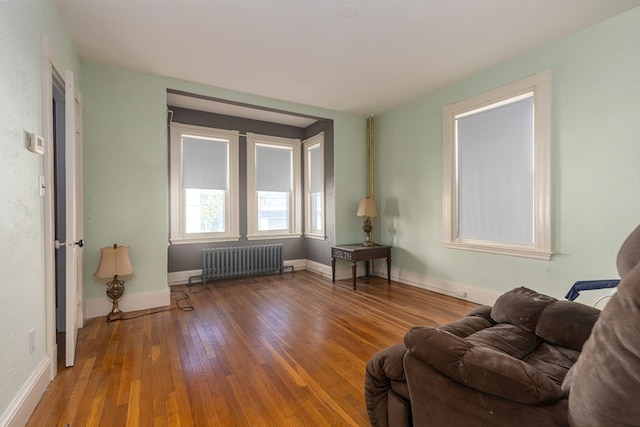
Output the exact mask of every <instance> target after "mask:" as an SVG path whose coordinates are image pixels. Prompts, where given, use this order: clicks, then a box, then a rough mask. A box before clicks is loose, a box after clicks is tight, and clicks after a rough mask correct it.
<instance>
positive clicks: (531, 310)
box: [491, 287, 557, 332]
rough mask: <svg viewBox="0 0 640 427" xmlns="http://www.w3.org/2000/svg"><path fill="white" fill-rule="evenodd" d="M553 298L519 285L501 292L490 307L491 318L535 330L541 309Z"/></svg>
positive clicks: (497, 321) (531, 330)
mask: <svg viewBox="0 0 640 427" xmlns="http://www.w3.org/2000/svg"><path fill="white" fill-rule="evenodd" d="M555 301H557V300H556V299H555V298H553V297H550V296H547V295H543V294H539V293H538V292H536V291H533V290H531V289H528V288H525V287H520V288H515V289H513V290H511V291H509V292H506V293H504V294H502V295H501V296H500V297H499V298H498V299H497V301H496V303H495V304H494V305H493V308H492V309H491V319H493V321H494V322H496V323H510V324H512V325H516V326H519V327H521V328H523V329H525V330H527V331H529V332H534V331H535V330H536V325H537V324H538V318H539V317H540V315H541V314H542V311H543V310H544V309H545V308H546V307H547V306H548V305H549V304H551V303H552V302H555Z"/></svg>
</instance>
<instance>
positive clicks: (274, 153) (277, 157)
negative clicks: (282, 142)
mask: <svg viewBox="0 0 640 427" xmlns="http://www.w3.org/2000/svg"><path fill="white" fill-rule="evenodd" d="M292 153H293V151H292V150H291V149H290V148H286V147H285V148H280V147H279V148H274V147H268V146H263V145H256V190H258V191H278V192H283V193H288V192H290V191H291V166H292Z"/></svg>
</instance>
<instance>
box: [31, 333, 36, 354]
mask: <svg viewBox="0 0 640 427" xmlns="http://www.w3.org/2000/svg"><path fill="white" fill-rule="evenodd" d="M34 351H36V330H35V328H33V329H31V330H30V331H29V354H33V352H34Z"/></svg>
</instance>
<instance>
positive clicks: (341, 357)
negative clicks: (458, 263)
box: [27, 271, 476, 427]
mask: <svg viewBox="0 0 640 427" xmlns="http://www.w3.org/2000/svg"><path fill="white" fill-rule="evenodd" d="M178 290H179V291H180V292H176V291H178ZM185 295H188V296H189V298H188V299H183V298H184V297H185ZM178 300H181V301H178ZM176 301H178V304H180V305H181V306H183V307H184V306H191V307H193V310H192V311H181V310H179V309H178V308H177V307H176ZM172 304H173V305H172V307H171V308H169V309H167V310H166V311H162V312H158V313H155V314H149V315H144V316H141V317H136V318H133V317H134V316H137V315H140V314H144V312H136V313H127V317H128V318H132V319H130V320H126V321H117V322H111V323H106V322H105V318H104V317H101V318H96V319H91V320H89V321H88V322H87V323H86V325H85V327H84V328H82V329H80V330H79V332H78V348H77V353H76V364H75V366H74V367H72V368H60V370H59V371H58V375H57V377H56V378H55V380H54V381H53V382H52V383H51V384H50V385H49V388H48V389H47V392H46V393H45V395H44V396H43V398H42V400H41V401H40V403H39V405H38V407H37V408H36V410H35V411H34V413H33V415H32V416H31V419H30V420H29V423H28V424H27V425H28V426H53V425H58V426H66V425H69V426H71V427H75V426H172V427H173V426H323V425H326V426H367V425H369V421H368V418H367V414H366V409H365V404H364V397H363V384H364V369H365V365H366V363H367V361H368V360H369V358H370V357H371V356H372V355H373V354H374V353H375V352H376V351H378V350H380V349H382V348H384V347H386V346H389V345H391V344H395V343H398V342H401V341H402V338H403V336H404V334H405V333H406V331H407V330H408V329H409V327H411V326H413V325H439V324H443V323H446V322H449V321H451V320H454V319H457V318H459V317H460V316H462V315H463V314H465V313H466V312H468V311H470V310H471V309H472V308H474V307H475V306H476V305H475V304H473V303H469V302H465V301H460V300H457V299H454V298H450V297H447V296H443V295H439V294H435V293H431V292H428V291H425V290H421V289H418V288H414V287H411V286H407V285H403V284H399V283H395V282H392V283H391V284H388V283H387V282H386V281H385V280H383V279H379V278H376V279H372V280H370V281H369V282H368V283H367V282H364V281H359V282H358V290H357V291H355V292H354V291H353V290H351V281H350V280H344V281H337V282H336V283H332V282H331V281H330V280H329V279H325V278H323V277H321V276H319V275H316V274H314V273H310V272H307V271H297V272H295V273H284V274H283V275H281V276H277V275H276V276H267V277H259V278H249V279H242V280H234V281H225V282H212V283H209V284H208V285H206V286H203V285H200V284H198V285H194V286H191V287H187V286H179V287H173V288H172ZM151 311H154V310H149V312H151Z"/></svg>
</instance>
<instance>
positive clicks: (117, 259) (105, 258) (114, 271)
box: [93, 244, 133, 322]
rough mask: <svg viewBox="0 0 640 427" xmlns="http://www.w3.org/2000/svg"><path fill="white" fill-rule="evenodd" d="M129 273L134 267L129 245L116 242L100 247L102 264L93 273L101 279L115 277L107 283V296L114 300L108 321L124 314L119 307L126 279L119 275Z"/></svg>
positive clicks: (120, 317)
mask: <svg viewBox="0 0 640 427" xmlns="http://www.w3.org/2000/svg"><path fill="white" fill-rule="evenodd" d="M129 274H133V267H132V266H131V259H130V258H129V247H128V246H118V245H117V244H114V245H113V246H107V247H106V248H102V249H100V264H98V269H97V270H96V272H95V273H94V274H93V275H94V276H95V277H97V278H99V279H111V278H113V280H111V281H110V282H108V283H107V296H108V297H109V299H111V301H112V302H113V308H112V309H111V313H109V314H107V322H111V321H113V320H120V319H122V316H124V313H123V312H122V311H120V309H119V308H118V301H119V300H120V298H122V295H123V294H124V280H119V279H118V276H126V275H129Z"/></svg>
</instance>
